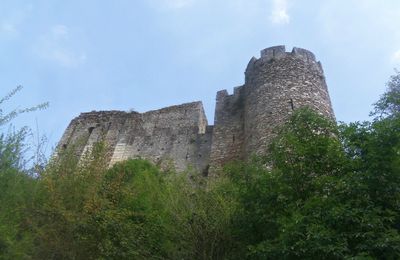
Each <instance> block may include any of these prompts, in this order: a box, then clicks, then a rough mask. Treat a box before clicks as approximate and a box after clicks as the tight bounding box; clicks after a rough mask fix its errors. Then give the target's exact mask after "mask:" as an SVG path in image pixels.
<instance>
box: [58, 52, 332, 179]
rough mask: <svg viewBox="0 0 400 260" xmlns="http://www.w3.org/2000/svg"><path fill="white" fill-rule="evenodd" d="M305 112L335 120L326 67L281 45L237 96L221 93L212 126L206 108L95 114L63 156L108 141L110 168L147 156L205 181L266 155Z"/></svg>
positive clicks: (67, 140) (80, 121) (73, 126)
mask: <svg viewBox="0 0 400 260" xmlns="http://www.w3.org/2000/svg"><path fill="white" fill-rule="evenodd" d="M305 106H307V107H310V108H311V109H313V110H315V111H316V112H318V113H319V114H321V115H324V116H326V117H328V118H332V119H334V114H333V110H332V106H331V101H330V98H329V93H328V89H327V85H326V82H325V76H324V72H323V70H322V66H321V63H320V62H318V61H317V60H316V59H315V56H314V54H313V53H312V52H310V51H308V50H305V49H301V48H293V50H292V51H291V52H286V51H285V46H275V47H270V48H267V49H264V50H262V51H261V57H260V58H259V59H257V58H255V57H253V58H252V59H251V60H250V62H249V64H248V65H247V68H246V71H245V83H244V85H242V86H239V87H236V88H234V92H233V94H231V95H229V94H228V92H227V91H226V90H221V91H219V92H218V93H217V97H216V107H215V118H214V125H208V122H207V118H206V115H205V113H204V109H203V105H202V103H201V102H192V103H186V104H182V105H177V106H171V107H167V108H162V109H159V110H154V111H149V112H145V113H137V112H123V111H98V112H95V111H94V112H89V113H82V114H80V115H79V116H78V117H76V118H75V119H73V120H72V121H71V123H70V124H69V126H68V127H67V129H66V130H65V132H64V134H63V136H62V138H61V141H60V143H59V149H65V148H67V147H68V146H70V145H72V144H74V143H77V144H78V145H77V146H76V148H75V149H76V150H77V151H76V152H77V153H78V155H80V156H81V155H82V154H84V153H85V152H86V151H88V150H90V148H91V147H92V146H93V144H94V143H96V142H98V141H105V142H106V144H107V146H108V149H109V151H110V153H109V154H110V155H109V162H110V165H112V164H114V163H116V162H118V161H122V160H126V159H128V158H137V157H141V158H145V159H148V160H150V161H152V162H154V163H156V164H158V165H160V166H162V167H173V168H175V169H176V170H177V171H184V170H186V169H188V168H192V169H194V170H197V171H199V172H202V173H204V174H205V175H206V174H207V173H208V169H209V168H210V167H211V169H216V168H218V167H220V166H222V165H223V164H224V163H226V162H229V161H232V160H246V159H247V158H249V157H250V156H251V155H253V154H263V153H265V152H266V150H267V146H268V144H269V143H270V142H271V140H272V138H273V137H274V135H275V134H276V129H277V128H279V126H281V125H282V124H283V123H284V122H285V121H286V120H287V119H288V117H289V116H290V114H291V113H292V112H293V111H294V110H295V109H297V108H300V107H305Z"/></svg>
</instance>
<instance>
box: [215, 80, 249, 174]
mask: <svg viewBox="0 0 400 260" xmlns="http://www.w3.org/2000/svg"><path fill="white" fill-rule="evenodd" d="M244 98H245V96H244V86H240V87H236V88H235V89H234V93H233V94H232V95H229V94H228V92H227V91H226V90H222V91H219V92H218V93H217V98H216V106H215V116H214V132H213V143H212V146H211V160H210V162H211V169H212V170H215V168H217V167H218V166H220V165H223V164H224V163H226V162H229V161H232V160H240V159H243V157H244V154H243V141H244V105H245V103H244V102H245V100H244Z"/></svg>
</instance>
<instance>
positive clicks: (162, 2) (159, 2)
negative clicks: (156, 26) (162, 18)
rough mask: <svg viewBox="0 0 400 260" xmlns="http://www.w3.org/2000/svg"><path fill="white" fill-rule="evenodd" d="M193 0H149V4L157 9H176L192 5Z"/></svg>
mask: <svg viewBox="0 0 400 260" xmlns="http://www.w3.org/2000/svg"><path fill="white" fill-rule="evenodd" d="M195 1H196V0H150V4H151V5H152V6H153V7H156V8H159V9H172V10H178V9H183V8H186V7H189V6H191V5H193V4H194V2H195Z"/></svg>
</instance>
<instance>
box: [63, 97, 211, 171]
mask: <svg viewBox="0 0 400 260" xmlns="http://www.w3.org/2000/svg"><path fill="white" fill-rule="evenodd" d="M211 131H212V128H210V127H208V128H207V118H206V116H205V114H204V110H203V105H202V103H201V102H193V103H187V104H183V105H179V106H172V107H167V108H164V109H160V110H155V111H149V112H146V113H143V114H140V113H137V112H130V113H128V112H120V111H119V112H117V111H111V112H106V111H100V112H90V113H83V114H81V115H80V116H79V117H77V118H75V119H74V120H73V121H72V122H71V124H70V125H69V126H68V128H67V130H66V131H65V133H64V136H63V137H62V139H61V141H60V145H61V146H62V147H63V148H64V149H65V148H67V146H68V145H72V144H75V145H76V147H75V151H76V153H77V154H78V155H83V154H84V153H85V152H86V151H88V150H90V148H91V147H92V146H93V144H94V143H95V142H98V141H101V140H104V141H105V142H106V143H107V146H108V147H109V154H110V165H112V164H114V163H116V162H118V161H122V160H126V159H128V158H138V157H140V158H145V159H148V160H150V161H152V162H154V163H156V164H158V165H160V166H161V167H163V168H167V167H171V168H175V169H176V170H178V171H184V170H186V169H187V168H190V167H193V169H194V170H197V171H203V170H204V169H205V168H206V167H207V165H208V160H209V157H210V154H209V153H210V150H211V138H212V136H211Z"/></svg>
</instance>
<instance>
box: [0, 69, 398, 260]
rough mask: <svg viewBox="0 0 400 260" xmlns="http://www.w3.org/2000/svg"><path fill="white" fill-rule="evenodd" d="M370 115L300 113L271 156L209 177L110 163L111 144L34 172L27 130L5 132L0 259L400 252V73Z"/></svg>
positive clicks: (385, 255) (0, 139) (388, 255)
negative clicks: (342, 118) (349, 118)
mask: <svg viewBox="0 0 400 260" xmlns="http://www.w3.org/2000/svg"><path fill="white" fill-rule="evenodd" d="M371 116H372V120H371V122H362V123H359V122H357V123H350V124H340V125H337V124H336V123H333V122H331V121H329V120H327V119H325V118H322V117H321V116H319V115H318V114H316V113H314V112H312V111H311V110H308V109H301V110H297V111H296V112H295V113H294V114H293V116H292V117H291V119H290V121H289V122H288V123H287V124H286V125H285V126H284V127H283V128H282V129H281V131H280V133H279V135H278V137H277V138H276V139H275V140H274V142H273V144H272V145H271V147H270V149H269V151H268V153H267V154H268V156H266V157H261V158H260V157H257V158H254V160H252V161H251V162H247V163H243V162H236V163H232V164H230V165H228V166H227V167H226V169H225V170H224V171H223V172H221V173H220V175H219V177H218V178H212V179H210V180H207V179H204V178H203V177H198V176H196V175H193V174H189V173H187V174H182V173H179V174H176V173H174V172H172V171H167V172H165V171H161V170H160V169H158V168H157V167H155V166H154V165H152V164H151V163H149V162H147V161H145V160H129V161H126V162H123V163H119V164H116V165H115V166H113V167H112V168H107V165H106V163H105V161H106V160H105V157H106V149H105V148H106V147H105V145H104V144H102V143H99V144H97V145H95V146H94V147H93V150H92V151H91V152H90V153H88V154H87V156H86V158H85V159H84V160H83V162H81V163H79V164H78V163H77V159H76V158H75V156H74V155H73V152H72V151H65V153H64V154H62V155H60V156H59V157H58V158H57V159H56V160H53V161H51V162H50V163H48V164H47V165H46V166H45V167H35V171H29V170H26V169H24V167H23V164H22V160H23V158H24V156H23V151H24V149H25V148H24V146H23V143H24V138H25V137H26V131H25V130H21V131H18V132H8V133H5V134H2V135H0V206H1V207H0V259H399V258H400V234H399V231H400V74H399V73H396V74H395V75H394V76H393V77H392V78H391V80H390V81H389V83H388V90H387V92H386V93H385V94H384V95H383V96H382V97H381V98H380V99H379V101H378V102H377V103H376V104H375V109H374V111H373V112H372V113H371ZM0 117H1V119H4V117H5V115H1V114H0ZM5 120H8V119H5ZM0 122H2V121H1V120H0Z"/></svg>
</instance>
